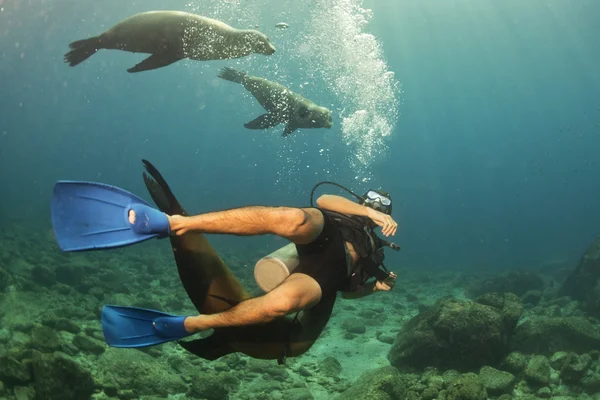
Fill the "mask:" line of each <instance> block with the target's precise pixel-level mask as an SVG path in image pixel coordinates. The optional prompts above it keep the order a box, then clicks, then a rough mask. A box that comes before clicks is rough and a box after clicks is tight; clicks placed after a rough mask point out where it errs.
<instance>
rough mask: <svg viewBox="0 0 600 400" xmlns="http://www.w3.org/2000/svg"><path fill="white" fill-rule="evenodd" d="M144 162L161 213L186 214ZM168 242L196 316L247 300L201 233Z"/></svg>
mask: <svg viewBox="0 0 600 400" xmlns="http://www.w3.org/2000/svg"><path fill="white" fill-rule="evenodd" d="M143 163H144V167H145V168H146V172H147V174H146V173H144V174H143V177H144V182H145V184H146V187H147V188H148V191H149V193H150V195H151V196H152V199H153V200H154V201H155V203H156V205H157V206H158V207H159V208H160V210H161V211H162V212H165V213H167V214H169V215H173V214H180V215H188V214H187V213H186V211H185V210H184V208H183V207H182V206H181V205H180V203H179V201H178V200H177V198H176V197H175V195H174V194H173V192H172V191H171V188H170V187H169V185H168V184H167V182H166V180H165V179H164V178H163V176H162V175H161V173H160V172H159V171H158V169H156V167H155V166H154V165H152V164H151V163H150V162H149V161H147V160H143ZM170 241H171V246H172V247H173V255H174V257H175V262H176V263H177V272H178V273H179V278H180V279H181V283H182V284H183V287H184V289H185V291H186V293H187V294H188V297H189V298H190V300H191V301H192V303H193V304H194V306H195V307H196V309H197V310H198V312H199V313H201V314H214V313H218V312H222V311H225V310H227V309H229V308H231V307H232V306H233V305H234V304H237V303H239V302H241V301H243V300H245V299H248V298H249V297H250V294H249V293H248V291H247V290H246V289H245V288H244V286H243V285H242V284H241V282H240V281H239V280H238V279H237V278H236V277H235V276H234V275H233V273H232V272H231V270H230V269H229V268H227V265H226V264H225V263H224V262H223V260H222V259H221V257H219V254H217V252H216V251H215V249H214V248H213V247H212V246H211V245H210V243H209V242H208V240H207V239H206V237H205V236H204V235H203V234H202V233H198V232H186V233H185V234H184V235H181V236H177V235H176V236H171V237H170Z"/></svg>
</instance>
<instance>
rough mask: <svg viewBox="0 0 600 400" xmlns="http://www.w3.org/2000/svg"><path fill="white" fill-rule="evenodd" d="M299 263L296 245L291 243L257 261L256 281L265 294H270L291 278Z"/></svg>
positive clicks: (255, 269)
mask: <svg viewBox="0 0 600 400" xmlns="http://www.w3.org/2000/svg"><path fill="white" fill-rule="evenodd" d="M299 263H300V260H299V259H298V252H297V251H296V245H295V244H294V243H289V244H287V245H285V246H283V247H281V248H280V249H278V250H275V251H274V252H272V253H271V254H269V255H267V256H264V257H263V258H261V259H260V260H258V261H257V263H256V265H255V266H254V280H256V283H257V284H258V287H260V288H261V289H262V290H263V291H264V292H270V291H271V290H273V289H275V288H276V287H277V286H279V285H280V284H281V283H282V282H283V281H284V280H285V279H286V278H287V277H288V276H290V274H291V273H292V271H293V270H294V269H295V268H296V267H297V266H298V264H299Z"/></svg>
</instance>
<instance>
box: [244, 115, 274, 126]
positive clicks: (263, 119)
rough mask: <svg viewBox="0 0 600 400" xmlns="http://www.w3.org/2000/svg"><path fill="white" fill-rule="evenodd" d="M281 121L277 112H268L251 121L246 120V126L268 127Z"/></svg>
mask: <svg viewBox="0 0 600 400" xmlns="http://www.w3.org/2000/svg"><path fill="white" fill-rule="evenodd" d="M280 123H281V119H280V118H279V117H278V116H277V115H276V114H273V113H266V114H263V115H261V116H260V117H258V118H256V119H253V120H252V121H250V122H246V123H245V124H244V127H246V128H248V129H267V128H272V127H274V126H275V125H278V124H280Z"/></svg>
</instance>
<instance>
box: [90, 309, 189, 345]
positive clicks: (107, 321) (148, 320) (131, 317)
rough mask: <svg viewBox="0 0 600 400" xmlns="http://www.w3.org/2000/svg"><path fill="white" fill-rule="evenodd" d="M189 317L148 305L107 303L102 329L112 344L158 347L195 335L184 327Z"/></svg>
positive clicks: (107, 340)
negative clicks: (165, 311)
mask: <svg viewBox="0 0 600 400" xmlns="http://www.w3.org/2000/svg"><path fill="white" fill-rule="evenodd" d="M185 318H186V317H181V316H178V315H172V314H167V313H164V312H161V311H155V310H148V309H146V308H137V307H125V306H110V305H106V306H104V307H102V331H103V332H104V339H105V340H106V343H108V345H109V346H112V347H146V346H154V345H157V344H161V343H165V342H170V341H172V340H179V339H182V338H184V337H186V336H190V335H192V334H193V333H190V332H188V331H186V330H185V328H184V325H183V321H184V320H185Z"/></svg>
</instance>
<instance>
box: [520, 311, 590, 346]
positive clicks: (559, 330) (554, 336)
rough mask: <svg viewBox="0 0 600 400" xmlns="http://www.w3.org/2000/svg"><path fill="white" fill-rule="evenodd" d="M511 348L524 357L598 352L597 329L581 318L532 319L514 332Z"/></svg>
mask: <svg viewBox="0 0 600 400" xmlns="http://www.w3.org/2000/svg"><path fill="white" fill-rule="evenodd" d="M511 348H512V349H513V350H517V351H520V352H523V353H526V354H543V355H548V356H549V355H552V354H553V353H555V352H557V351H572V352H575V353H586V352H588V351H591V350H595V349H598V348H600V328H598V327H597V326H595V325H592V324H591V323H590V322H589V321H588V320H587V319H585V318H582V317H565V318H532V319H529V320H527V321H525V322H523V323H522V324H521V325H519V326H518V327H517V329H516V332H515V335H514V336H513V338H512V339H511Z"/></svg>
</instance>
